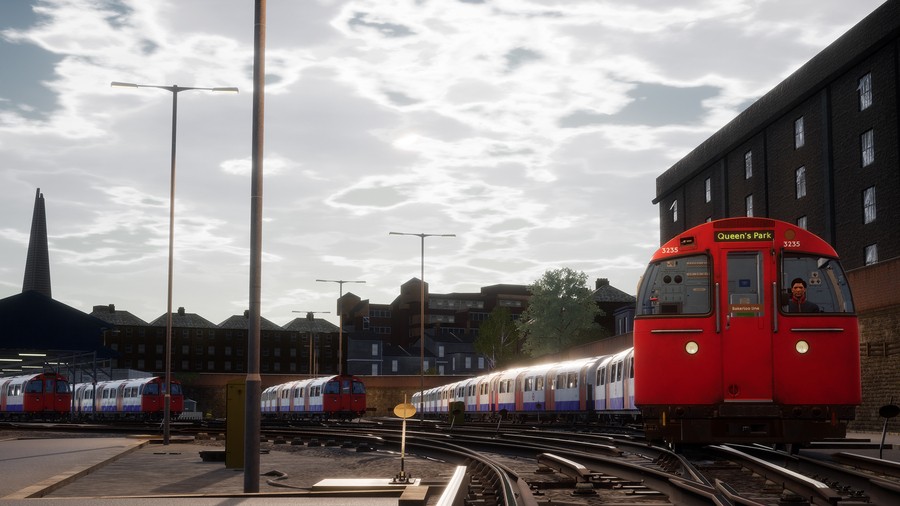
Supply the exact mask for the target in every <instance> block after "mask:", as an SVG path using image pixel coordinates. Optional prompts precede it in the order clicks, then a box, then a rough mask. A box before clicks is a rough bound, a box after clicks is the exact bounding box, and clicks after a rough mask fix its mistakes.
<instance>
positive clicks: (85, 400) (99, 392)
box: [72, 376, 184, 420]
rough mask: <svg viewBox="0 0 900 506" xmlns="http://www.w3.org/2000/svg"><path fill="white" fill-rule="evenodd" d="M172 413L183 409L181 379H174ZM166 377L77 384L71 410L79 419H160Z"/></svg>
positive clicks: (163, 406)
mask: <svg viewBox="0 0 900 506" xmlns="http://www.w3.org/2000/svg"><path fill="white" fill-rule="evenodd" d="M171 385H172V394H171V396H170V397H169V415H170V416H171V417H173V418H174V417H178V415H180V414H181V412H182V411H184V393H183V392H182V388H181V382H180V381H178V380H176V379H172V380H171ZM165 390H166V389H165V379H163V378H160V377H159V376H148V377H144V378H130V379H122V380H111V381H99V382H97V383H77V384H76V385H75V386H74V387H73V396H72V411H73V414H74V416H75V417H76V418H79V419H139V420H161V419H162V418H164V416H165Z"/></svg>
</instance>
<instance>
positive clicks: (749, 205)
mask: <svg viewBox="0 0 900 506" xmlns="http://www.w3.org/2000/svg"><path fill="white" fill-rule="evenodd" d="M744 205H745V206H746V208H747V216H751V217H752V216H753V194H752V193H751V194H750V195H747V198H746V199H744Z"/></svg>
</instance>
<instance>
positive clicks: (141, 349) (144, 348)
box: [138, 343, 147, 355]
mask: <svg viewBox="0 0 900 506" xmlns="http://www.w3.org/2000/svg"><path fill="white" fill-rule="evenodd" d="M138 353H140V354H141V355H143V354H144V353H147V345H146V344H143V343H141V344H138Z"/></svg>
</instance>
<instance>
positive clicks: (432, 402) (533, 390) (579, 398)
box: [412, 348, 638, 423]
mask: <svg viewBox="0 0 900 506" xmlns="http://www.w3.org/2000/svg"><path fill="white" fill-rule="evenodd" d="M632 357H633V352H632V349H631V348H629V349H627V350H625V351H622V352H620V353H617V354H615V355H608V356H601V357H590V358H584V359H577V360H570V361H565V362H557V363H549V364H540V365H535V366H529V367H519V368H515V369H509V370H504V371H495V372H492V373H489V374H486V375H482V376H478V377H476V378H470V379H465V380H461V381H458V382H455V383H451V384H448V385H443V386H439V387H434V388H431V389H428V390H426V391H425V392H424V399H425V402H424V403H423V408H424V410H425V414H426V415H428V416H447V414H448V405H449V404H450V403H452V402H458V403H462V405H463V406H464V412H465V414H466V416H469V417H478V418H495V417H497V416H508V417H513V418H516V419H519V420H527V419H533V420H543V421H547V420H555V419H580V420H592V419H595V418H597V417H598V416H602V417H604V418H606V419H610V420H612V419H615V420H616V422H618V423H622V422H628V421H634V420H635V419H636V417H637V415H638V412H637V410H636V409H635V407H634V394H633V392H634V374H633V371H634V368H633V365H632ZM419 398H420V393H419V392H416V393H415V394H413V400H412V403H413V405H414V406H416V407H417V409H418V406H419ZM443 399H446V402H444V401H443Z"/></svg>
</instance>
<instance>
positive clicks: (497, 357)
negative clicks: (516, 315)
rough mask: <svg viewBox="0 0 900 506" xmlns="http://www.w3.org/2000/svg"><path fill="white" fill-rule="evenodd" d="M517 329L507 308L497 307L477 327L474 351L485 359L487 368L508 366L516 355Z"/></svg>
mask: <svg viewBox="0 0 900 506" xmlns="http://www.w3.org/2000/svg"><path fill="white" fill-rule="evenodd" d="M518 348H519V329H518V328H517V327H516V324H515V322H514V321H513V318H512V314H511V313H510V312H509V308H506V307H503V306H498V307H496V308H494V310H493V311H491V314H490V315H488V318H487V320H485V321H484V322H483V323H482V324H481V325H480V326H479V327H478V338H477V339H475V351H477V352H478V353H481V354H482V355H484V356H485V357H486V358H487V361H488V367H489V368H491V369H495V368H498V367H502V366H504V365H507V364H509V363H510V362H511V361H512V360H514V359H515V357H516V356H517V355H518V351H519V349H518Z"/></svg>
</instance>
